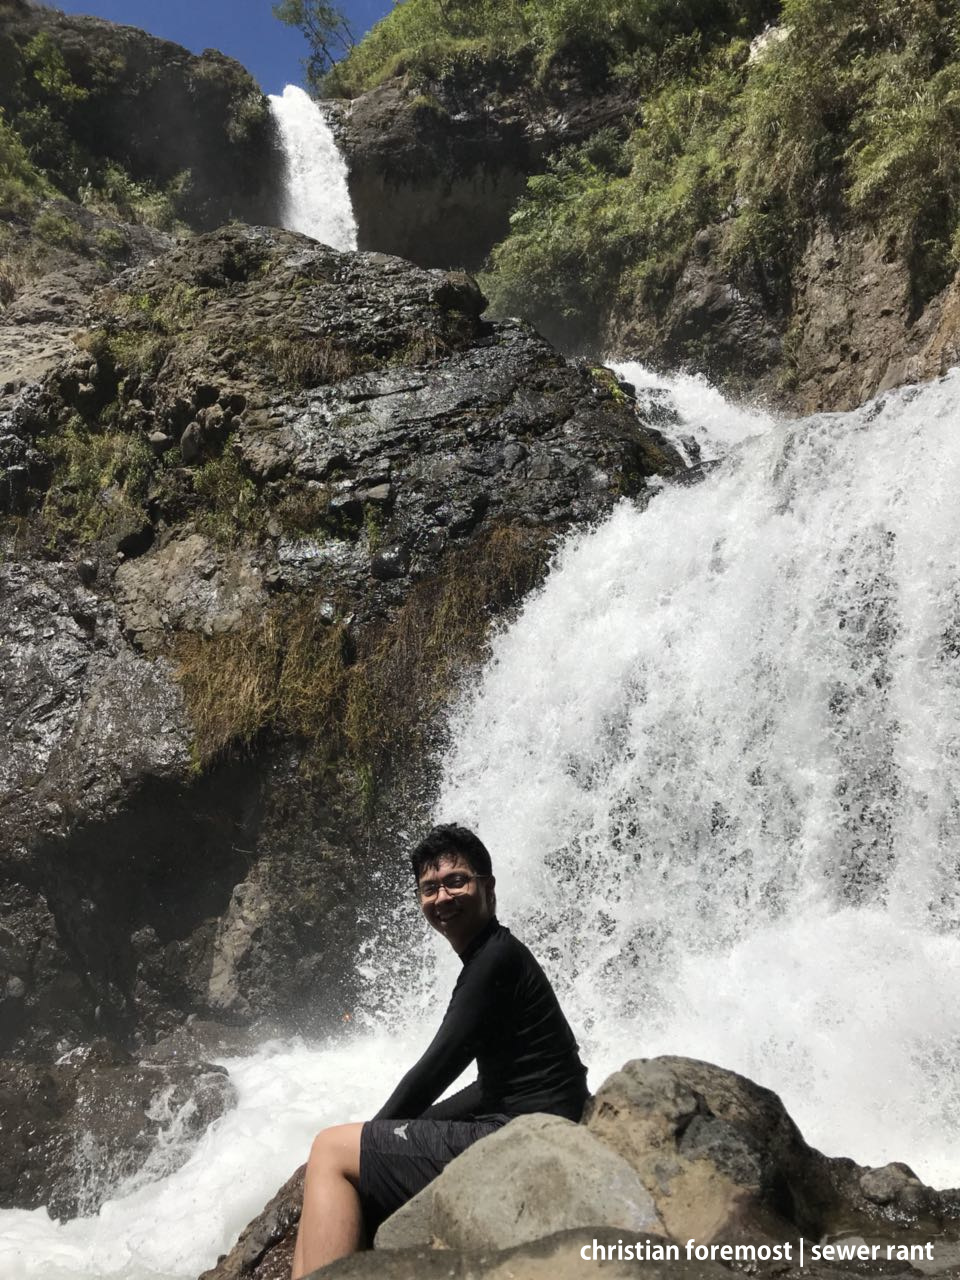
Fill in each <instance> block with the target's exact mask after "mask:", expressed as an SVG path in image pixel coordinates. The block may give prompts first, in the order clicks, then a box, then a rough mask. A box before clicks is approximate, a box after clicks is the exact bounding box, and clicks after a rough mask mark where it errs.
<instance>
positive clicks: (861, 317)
mask: <svg viewBox="0 0 960 1280" xmlns="http://www.w3.org/2000/svg"><path fill="white" fill-rule="evenodd" d="M721 240H722V237H721V235H720V228H719V227H706V228H704V229H703V231H701V233H700V234H699V235H698V237H697V239H696V241H695V243H694V246H693V250H692V252H691V254H690V255H689V257H688V259H687V261H686V262H685V263H684V265H683V267H682V269H681V270H680V271H679V272H678V275H677V279H676V282H675V284H674V285H673V287H672V288H671V289H670V290H669V291H668V292H667V293H666V295H665V296H664V298H663V299H662V306H661V308H660V309H659V311H658V312H657V314H655V315H651V313H650V311H649V308H647V307H646V306H644V307H640V306H638V307H636V308H632V307H631V306H630V304H629V303H626V304H622V305H620V306H618V307H617V308H616V309H615V310H614V312H613V314H612V315H611V316H610V317H609V319H608V320H607V322H606V324H605V327H604V330H603V337H602V338H601V339H599V345H600V346H602V347H604V348H606V349H609V350H611V351H617V352H629V353H630V354H632V355H633V356H634V357H635V358H638V359H643V360H645V361H647V362H652V363H653V364H655V365H659V366H661V367H663V368H667V369H671V368H679V367H692V368H695V369H698V370H701V371H704V372H706V373H707V374H708V375H709V376H710V377H712V378H714V379H715V380H716V381H717V382H719V383H722V384H726V385H728V386H730V387H732V388H733V389H735V390H737V391H740V392H747V393H751V394H760V395H761V396H764V397H767V398H769V399H770V400H772V401H773V402H774V403H778V404H783V405H785V406H786V407H788V408H789V409H792V410H794V411H798V412H801V413H812V412H815V411H817V410H821V409H836V410H846V409H853V408H856V407H857V406H858V405H860V404H863V402H864V401H865V400H868V399H870V398H871V396H874V395H876V394H877V393H878V392H882V391H888V390H890V389H891V388H893V387H898V386H902V385H903V384H904V383H912V382H922V381H924V380H925V379H928V378H935V377H938V376H939V375H940V374H942V373H946V371H947V369H949V368H951V367H952V366H953V365H955V364H956V363H957V360H958V359H960V302H958V299H960V274H958V275H957V276H956V277H955V278H954V280H953V281H952V282H951V283H950V284H949V285H948V286H947V287H946V288H944V289H943V290H941V291H940V292H939V293H937V294H935V295H934V297H933V298H931V299H930V300H929V301H928V302H926V303H919V304H918V302H917V299H916V296H915V290H914V284H913V280H912V276H911V271H910V269H909V264H908V262H907V261H906V259H905V257H904V256H903V254H902V252H901V250H900V247H899V246H898V244H897V242H896V239H895V238H893V237H890V236H885V235H883V234H880V233H877V232H876V231H873V230H871V229H868V228H866V227H863V226H858V225H856V224H852V223H846V224H841V225H836V224H832V223H831V222H830V221H829V220H826V219H824V220H823V221H821V222H818V223H816V224H815V225H812V226H811V228H810V233H809V237H808V239H807V242H806V248H805V250H804V252H803V253H802V255H801V256H800V259H799V262H798V264H797V267H796V269H795V270H794V271H793V273H792V276H791V279H790V281H789V282H788V284H787V286H786V287H784V286H783V282H781V283H780V285H779V286H778V287H777V288H776V289H774V288H771V287H770V286H769V285H768V284H767V283H766V282H765V281H764V280H763V279H762V278H761V277H760V276H759V275H758V274H757V273H750V272H745V271H742V270H741V271H738V272H732V271H731V270H730V269H729V268H727V267H725V266H724V265H722V254H721V252H720V244H721ZM594 341H597V339H594Z"/></svg>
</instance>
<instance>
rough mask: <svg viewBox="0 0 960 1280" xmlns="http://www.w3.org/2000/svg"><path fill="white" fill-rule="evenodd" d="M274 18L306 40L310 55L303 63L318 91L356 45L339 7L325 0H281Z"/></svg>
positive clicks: (276, 7) (311, 85) (313, 86)
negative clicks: (296, 29)
mask: <svg viewBox="0 0 960 1280" xmlns="http://www.w3.org/2000/svg"><path fill="white" fill-rule="evenodd" d="M273 16H274V17H275V18H279V19H280V21H281V22H285V23H286V25H287V26H288V27H297V28H298V29H299V30H300V31H302V32H303V34H304V36H305V37H306V40H307V44H308V45H309V48H310V53H309V56H308V57H306V58H305V59H304V60H303V66H304V72H305V73H306V79H307V84H308V85H310V87H311V88H312V89H314V90H318V89H319V87H320V85H321V84H322V82H323V79H324V76H325V75H326V73H327V72H328V71H329V70H330V68H331V67H332V66H333V64H334V63H335V62H336V60H337V58H339V57H341V56H342V55H343V54H344V52H345V51H346V50H347V49H349V48H351V46H352V45H353V43H354V39H353V32H352V31H351V30H350V24H349V23H348V22H347V20H346V18H345V17H344V15H343V14H342V13H341V11H340V10H339V9H338V8H337V7H336V5H332V4H327V3H326V2H325V0H280V3H279V4H275V5H274V6H273Z"/></svg>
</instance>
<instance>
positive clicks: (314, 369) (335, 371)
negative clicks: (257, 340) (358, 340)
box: [260, 337, 372, 387]
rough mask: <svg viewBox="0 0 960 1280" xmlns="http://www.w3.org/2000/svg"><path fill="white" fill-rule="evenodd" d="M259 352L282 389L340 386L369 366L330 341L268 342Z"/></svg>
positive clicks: (304, 339) (305, 339)
mask: <svg viewBox="0 0 960 1280" xmlns="http://www.w3.org/2000/svg"><path fill="white" fill-rule="evenodd" d="M260 349H261V351H262V355H263V358H264V360H265V362H266V364H267V367H268V368H269V369H270V371H271V373H273V375H274V377H276V379H277V380H278V381H279V382H281V383H282V384H283V385H284V386H285V387H319V386H323V385H325V384H327V383H331V382H341V381H342V380H343V379H344V378H349V377H350V376H351V375H352V374H354V373H359V372H361V371H362V370H363V369H365V368H369V367H370V364H371V363H372V362H371V361H370V360H369V359H368V358H367V357H365V356H362V355H359V354H358V353H357V352H356V351H351V350H350V349H349V348H348V347H343V346H339V345H338V344H337V343H336V342H333V341H332V340H331V339H330V338H307V337H298V338H269V339H267V341H266V342H265V343H264V344H263V345H262V347H261V348H260Z"/></svg>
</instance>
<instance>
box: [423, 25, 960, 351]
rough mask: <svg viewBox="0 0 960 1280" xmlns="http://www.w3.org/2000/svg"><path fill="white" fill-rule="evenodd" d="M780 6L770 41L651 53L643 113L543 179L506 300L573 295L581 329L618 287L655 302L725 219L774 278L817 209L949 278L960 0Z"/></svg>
mask: <svg viewBox="0 0 960 1280" xmlns="http://www.w3.org/2000/svg"><path fill="white" fill-rule="evenodd" d="M409 3H410V0H408V4H409ZM407 7H408V5H407V4H405V5H403V6H401V8H403V9H406V8H407ZM709 7H710V6H707V5H702V6H700V8H701V9H702V11H703V12H706V11H707V10H708V8H709ZM750 14H752V15H754V16H755V14H756V10H755V9H754V8H753V7H752V6H751V7H749V9H748V7H747V6H744V18H745V19H746V17H747V16H748V15H750ZM728 16H729V15H728ZM779 19H780V22H781V24H782V28H781V32H780V34H781V35H782V36H783V38H782V39H779V40H778V39H773V40H771V41H770V42H769V43H768V44H767V46H766V48H765V49H764V50H763V51H762V52H761V53H760V54H759V56H753V57H751V56H750V55H749V47H748V45H747V43H746V41H745V40H744V39H741V38H739V37H738V36H737V35H736V34H735V28H736V24H735V23H730V22H728V23H727V24H726V27H725V28H724V31H723V33H722V34H723V38H722V39H719V38H718V32H717V30H716V28H707V27H703V28H700V29H698V30H697V31H695V32H693V33H686V34H682V35H678V36H677V37H676V38H675V39H674V40H673V42H672V43H670V44H668V45H666V46H665V47H663V48H662V51H661V55H660V57H659V59H658V60H657V62H656V63H654V62H653V61H651V60H650V59H649V58H647V59H646V60H645V59H644V58H643V57H641V56H639V54H638V53H636V54H635V55H634V59H633V64H634V66H635V67H636V68H637V74H638V76H639V78H640V81H641V82H642V83H643V84H644V85H645V89H646V92H645V96H644V100H643V105H642V113H641V119H640V122H639V124H637V126H636V127H635V128H634V129H633V130H632V131H631V132H630V134H629V136H628V137H626V138H625V139H622V140H621V139H619V138H617V137H616V136H614V135H613V134H610V133H607V134H601V135H599V136H597V137H595V138H594V139H592V140H591V141H590V142H589V143H588V144H587V145H586V146H583V147H580V148H576V149H572V150H569V151H567V152H566V153H564V154H562V155H560V156H559V157H557V158H556V159H555V160H554V162H553V164H552V166H551V168H550V170H549V172H547V173H546V174H544V175H542V176H538V177H534V178H532V179H531V180H530V182H529V185H528V190H527V194H526V196H525V197H524V198H523V199H522V200H521V202H520V204H519V206H518V208H517V209H516V211H515V213H514V215H513V217H512V219H511V233H510V235H509V237H508V238H507V240H506V241H504V242H503V243H502V244H501V245H500V246H498V248H497V249H496V250H495V252H494V254H493V257H492V262H491V272H490V275H489V276H488V277H487V278H486V279H485V281H484V288H485V292H487V293H488V296H489V297H490V299H491V303H492V304H493V307H494V309H495V310H497V311H500V312H501V313H503V312H519V313H521V314H524V315H526V316H527V317H529V318H531V319H533V320H534V322H539V323H549V321H550V317H551V315H556V313H557V311H558V310H559V313H560V324H559V329H560V332H559V334H558V336H560V337H561V338H564V339H576V338H577V337H579V336H582V332H583V329H584V328H585V321H584V316H586V317H587V318H588V319H587V322H586V324H587V325H589V323H590V321H591V320H593V321H594V322H595V318H596V317H597V316H598V315H599V316H601V317H602V316H603V315H604V314H608V313H609V311H610V309H611V307H615V306H616V305H617V302H618V301H623V302H627V301H629V302H632V303H633V304H634V307H635V310H636V311H637V312H639V313H640V314H641V315H644V314H646V315H648V316H655V315H656V313H657V309H658V307H659V306H660V305H661V303H662V300H663V299H664V298H665V297H666V296H668V293H669V289H670V287H671V285H672V283H673V281H674V280H675V279H676V275H677V272H678V271H679V269H680V267H681V265H682V263H683V262H684V260H685V259H686V257H687V255H688V254H689V252H690V250H691V248H692V246H693V241H694V237H695V236H696V233H697V231H698V230H700V229H701V228H703V227H705V226H708V225H711V224H718V225H719V226H720V227H721V234H720V242H719V245H720V252H721V254H722V255H723V257H724V258H725V260H726V263H727V266H728V268H729V269H730V270H731V271H732V272H733V273H734V274H735V273H736V271H737V270H738V269H740V268H745V267H748V266H749V267H750V268H751V269H752V270H754V271H755V272H758V273H759V274H760V276H761V277H762V278H764V279H766V280H767V281H768V284H769V287H770V289H771V290H772V291H774V292H775V291H777V290H778V289H783V288H785V287H786V284H787V281H788V279H789V273H790V270H791V268H792V266H793V264H794V263H795V261H796V258H797V254H798V252H799V251H800V249H801V248H802V247H803V244H804V241H805V238H806V237H807V235H808V234H809V230H810V227H811V224H812V219H814V218H815V217H816V216H818V215H821V216H823V215H827V216H831V217H833V218H834V219H836V218H838V217H839V218H843V217H844V216H846V215H849V214H852V215H856V216H857V217H858V218H859V219H860V220H862V221H866V223H867V224H868V225H873V226H874V227H875V228H876V229H877V230H878V231H879V232H882V233H883V234H885V235H886V236H887V237H888V238H889V239H890V242H891V244H892V245H893V246H894V247H895V248H896V250H897V251H898V252H899V253H901V254H902V255H903V256H904V258H905V259H906V261H907V262H908V263H909V264H910V267H911V271H912V278H913V282H914V292H915V299H916V302H917V304H918V305H920V304H922V303H923V302H924V301H926V300H927V299H928V298H929V297H930V296H931V295H932V294H933V293H934V292H935V291H936V290H938V289H939V288H941V287H942V286H943V284H944V283H945V282H946V280H947V279H948V278H949V276H950V274H951V273H952V272H953V271H954V270H956V267H957V265H958V262H960V10H958V9H957V6H956V4H955V3H954V0H918V3H915V4H910V5H903V4H900V3H898V2H897V0H783V3H782V5H781V6H780V15H779ZM748 30H749V29H748ZM695 50H700V54H699V56H697V57H692V56H691V54H692V52H693V51H695ZM552 330H553V332H554V334H557V330H558V325H557V324H556V323H554V324H553V326H552Z"/></svg>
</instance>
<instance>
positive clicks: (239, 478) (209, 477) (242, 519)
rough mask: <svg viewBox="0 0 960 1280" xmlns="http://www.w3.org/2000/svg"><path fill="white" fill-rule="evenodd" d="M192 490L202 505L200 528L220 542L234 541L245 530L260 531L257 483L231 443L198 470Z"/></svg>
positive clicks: (262, 513)
mask: <svg viewBox="0 0 960 1280" xmlns="http://www.w3.org/2000/svg"><path fill="white" fill-rule="evenodd" d="M193 492H194V493H195V494H196V496H197V497H198V498H199V499H200V500H201V502H202V504H203V505H202V507H201V509H200V512H199V514H198V518H197V522H196V524H197V529H198V530H199V531H200V533H205V534H206V535H207V536H208V537H210V538H213V539H214V540H215V541H216V542H219V543H221V545H230V544H231V543H235V542H236V540H237V537H238V535H241V534H243V533H249V532H254V531H258V530H259V529H260V527H261V525H262V523H263V516H264V512H263V504H262V503H261V502H260V500H259V495H258V493H257V486H256V485H255V484H254V482H253V480H252V478H251V477H250V475H249V474H248V473H247V472H246V471H244V469H243V467H242V466H241V464H240V459H239V458H238V457H237V455H236V452H235V451H234V450H233V449H232V448H231V447H230V446H229V445H228V446H227V447H226V448H225V449H224V450H223V452H222V453H221V454H220V456H219V457H216V458H211V459H209V461H207V462H204V463H203V465H202V466H200V467H198V468H197V469H196V472H195V473H194V475H193Z"/></svg>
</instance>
